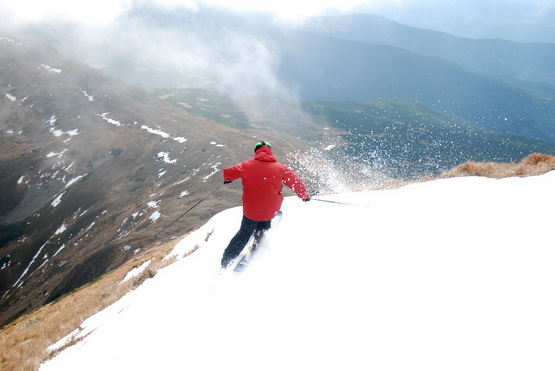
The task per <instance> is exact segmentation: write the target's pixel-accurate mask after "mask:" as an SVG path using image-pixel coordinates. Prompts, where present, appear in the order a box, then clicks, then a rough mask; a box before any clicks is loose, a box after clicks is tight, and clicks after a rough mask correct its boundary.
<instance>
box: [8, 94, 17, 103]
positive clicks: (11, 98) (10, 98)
mask: <svg viewBox="0 0 555 371" xmlns="http://www.w3.org/2000/svg"><path fill="white" fill-rule="evenodd" d="M6 98H8V99H9V100H11V101H12V102H15V101H16V99H17V98H16V97H14V96H13V95H11V94H6Z"/></svg>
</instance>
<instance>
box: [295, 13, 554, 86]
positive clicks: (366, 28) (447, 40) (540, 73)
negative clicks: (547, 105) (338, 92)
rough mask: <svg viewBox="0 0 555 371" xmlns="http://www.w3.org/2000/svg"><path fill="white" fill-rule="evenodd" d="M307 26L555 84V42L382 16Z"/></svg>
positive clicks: (488, 71) (489, 71) (490, 71)
mask: <svg viewBox="0 0 555 371" xmlns="http://www.w3.org/2000/svg"><path fill="white" fill-rule="evenodd" d="M305 27H306V29H308V30H311V31H314V32H318V33H321V34H325V35H329V36H334V37H338V38H341V39H345V40H353V41H361V42H366V43H370V44H377V45H389V46H395V47H399V48H403V49H406V50H409V51H412V52H414V53H417V54H421V55H425V56H430V57H440V58H443V59H446V60H448V61H450V62H453V63H455V64H458V65H460V66H462V67H464V68H467V69H470V70H474V71H477V72H481V73H485V74H488V75H492V76H507V77H512V78H516V79H520V80H524V81H532V82H544V83H550V84H552V85H554V86H555V44H549V43H544V44H540V43H516V42H512V41H507V40H502V39H465V38H460V37H455V36H452V35H449V34H446V33H443V32H437V31H430V30H425V29H419V28H415V27H409V26H405V25H402V24H399V23H396V22H393V21H391V20H389V19H386V18H384V17H381V16H377V15H362V14H358V15H347V16H340V17H319V18H313V19H311V20H310V21H309V22H307V24H306V25H305Z"/></svg>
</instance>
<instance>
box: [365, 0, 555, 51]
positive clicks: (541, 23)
mask: <svg viewBox="0 0 555 371" xmlns="http://www.w3.org/2000/svg"><path fill="white" fill-rule="evenodd" d="M362 12H364V13H372V14H380V15H382V16H384V17H387V18H389V19H392V20H395V21H396V22H399V23H402V24H406V25H410V26H413V27H418V28H424V29H428V30H437V31H442V32H446V33H449V34H452V35H457V36H460V37H467V38H472V39H484V38H488V39H498V38H502V39H505V40H512V41H516V42H525V43H528V42H541V43H555V33H553V24H554V22H555V4H553V2H552V1H543V0H532V1H530V0H511V1H507V0H466V1H445V0H419V1H411V2H408V1H405V2H402V3H400V2H397V1H387V2H383V1H381V2H376V3H374V2H370V4H368V5H367V6H366V7H364V8H363V9H361V11H359V13H362Z"/></svg>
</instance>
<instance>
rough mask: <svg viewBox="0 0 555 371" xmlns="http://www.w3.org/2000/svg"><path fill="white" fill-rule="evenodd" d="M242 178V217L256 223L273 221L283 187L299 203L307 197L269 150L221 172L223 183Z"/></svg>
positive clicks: (297, 179)
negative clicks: (290, 191) (297, 198)
mask: <svg viewBox="0 0 555 371" xmlns="http://www.w3.org/2000/svg"><path fill="white" fill-rule="evenodd" d="M239 178H241V180H242V183H243V214H244V215H245V216H246V217H247V218H249V219H251V220H256V221H266V220H270V219H272V218H273V217H274V216H275V215H276V214H277V212H278V211H279V210H280V208H281V203H282V202H283V195H282V194H281V189H282V186H283V184H284V183H285V185H286V186H287V187H289V188H290V189H291V190H292V191H293V192H295V193H296V194H297V196H299V197H300V198H302V199H306V198H308V197H310V195H309V194H308V191H307V190H306V187H305V185H304V184H303V182H302V181H301V179H299V177H298V176H297V175H296V174H295V173H294V172H293V170H291V169H290V168H288V167H287V166H285V165H283V164H280V163H279V162H277V160H276V158H275V157H274V154H273V153H272V149H271V148H270V147H268V146H263V147H260V149H259V150H258V151H256V154H255V155H254V158H252V159H250V160H248V161H245V162H241V163H240V164H238V165H235V166H231V167H228V168H225V169H224V180H226V181H230V180H235V179H239Z"/></svg>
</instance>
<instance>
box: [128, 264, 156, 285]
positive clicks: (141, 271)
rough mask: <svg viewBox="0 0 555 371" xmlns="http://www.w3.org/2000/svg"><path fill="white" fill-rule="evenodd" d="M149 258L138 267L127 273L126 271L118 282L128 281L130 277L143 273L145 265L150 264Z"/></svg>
mask: <svg viewBox="0 0 555 371" xmlns="http://www.w3.org/2000/svg"><path fill="white" fill-rule="evenodd" d="M150 262H151V261H150V260H148V261H146V262H144V263H143V264H141V266H140V267H137V268H134V269H132V270H130V271H129V273H127V275H125V277H124V278H123V280H122V281H121V282H120V284H122V283H124V282H127V281H129V280H130V279H132V278H133V277H136V276H138V275H139V274H141V273H143V271H144V270H145V269H146V267H148V265H149V264H150Z"/></svg>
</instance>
